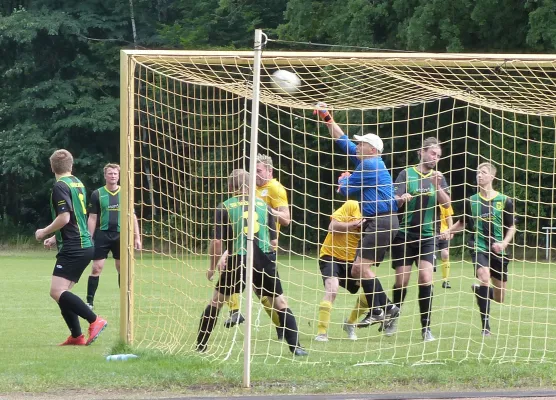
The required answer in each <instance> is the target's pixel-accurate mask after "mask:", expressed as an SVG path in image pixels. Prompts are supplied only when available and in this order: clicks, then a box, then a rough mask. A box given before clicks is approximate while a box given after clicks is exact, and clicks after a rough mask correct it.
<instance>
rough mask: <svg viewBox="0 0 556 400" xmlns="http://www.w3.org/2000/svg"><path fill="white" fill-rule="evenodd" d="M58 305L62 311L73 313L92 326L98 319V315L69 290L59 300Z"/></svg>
mask: <svg viewBox="0 0 556 400" xmlns="http://www.w3.org/2000/svg"><path fill="white" fill-rule="evenodd" d="M58 304H59V305H60V308H61V309H62V310H69V311H72V312H74V313H75V314H77V315H78V316H80V317H81V318H83V319H86V320H87V321H88V322H89V323H90V324H91V323H93V322H95V320H96V319H97V315H96V314H95V313H94V312H93V311H92V310H91V309H90V308H89V307H88V306H87V304H85V303H84V302H83V300H81V299H80V298H79V297H77V296H76V295H74V294H73V293H72V292H70V291H68V290H66V291H65V292H64V293H62V295H61V296H60V299H59V300H58Z"/></svg>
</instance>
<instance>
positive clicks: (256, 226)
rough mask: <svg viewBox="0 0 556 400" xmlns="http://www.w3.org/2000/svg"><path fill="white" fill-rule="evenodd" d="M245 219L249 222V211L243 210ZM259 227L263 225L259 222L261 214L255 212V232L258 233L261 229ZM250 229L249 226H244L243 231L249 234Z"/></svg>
mask: <svg viewBox="0 0 556 400" xmlns="http://www.w3.org/2000/svg"><path fill="white" fill-rule="evenodd" d="M243 219H244V220H245V223H246V224H247V221H248V219H249V211H244V212H243ZM259 229H261V225H260V224H259V214H255V224H254V225H253V233H257V232H258V231H259ZM248 231H249V227H248V226H245V227H243V233H244V234H246V235H247V233H248Z"/></svg>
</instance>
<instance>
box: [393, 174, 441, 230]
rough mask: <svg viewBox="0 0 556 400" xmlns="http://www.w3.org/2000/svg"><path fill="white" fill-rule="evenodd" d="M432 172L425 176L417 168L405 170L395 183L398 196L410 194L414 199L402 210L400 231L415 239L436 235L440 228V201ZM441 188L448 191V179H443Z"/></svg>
mask: <svg viewBox="0 0 556 400" xmlns="http://www.w3.org/2000/svg"><path fill="white" fill-rule="evenodd" d="M433 172H434V171H433V170H431V171H429V172H428V173H426V174H423V173H422V172H420V171H419V170H417V168H415V167H410V168H406V169H404V170H403V171H402V172H400V174H399V175H398V177H397V178H396V182H395V183H394V188H395V191H396V196H401V195H402V194H404V193H409V194H410V195H412V196H413V198H412V199H411V200H410V201H408V202H407V203H406V204H405V205H404V207H403V208H402V209H400V213H401V221H400V231H401V232H403V233H405V234H407V235H409V236H411V237H415V238H418V237H419V238H421V237H423V238H427V237H433V236H435V235H436V231H437V228H438V221H439V218H438V204H437V202H438V200H437V196H436V192H437V190H436V188H435V187H434V185H433V184H432V182H431V179H430V177H431V175H432V173H433ZM440 187H441V188H442V189H444V190H446V191H448V183H447V182H446V178H444V177H442V182H441V184H440Z"/></svg>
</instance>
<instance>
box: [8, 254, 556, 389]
mask: <svg viewBox="0 0 556 400" xmlns="http://www.w3.org/2000/svg"><path fill="white" fill-rule="evenodd" d="M53 262H54V254H53V253H52V252H51V253H48V252H27V253H23V254H20V253H18V254H15V253H7V252H4V253H1V254H0V268H1V270H2V277H3V278H2V280H1V281H0V293H1V294H0V296H1V299H2V300H1V302H0V309H1V315H2V324H1V328H0V343H1V344H2V345H1V346H0V360H1V363H0V395H1V394H7V395H10V397H11V396H12V395H16V394H18V393H20V394H21V393H43V394H44V393H51V394H52V393H57V394H58V393H59V394H61V395H62V396H63V395H67V396H68V397H70V396H71V397H75V395H76V393H90V394H96V395H99V394H103V393H105V394H106V393H109V394H110V397H126V396H131V395H134V394H135V395H136V394H137V393H150V394H152V393H155V392H162V393H164V394H165V395H168V394H173V393H182V394H188V393H189V394H192V393H195V394H200V393H207V392H206V391H207V390H208V391H209V392H208V393H210V394H219V393H220V394H222V393H224V394H226V395H229V394H233V393H240V392H242V390H241V374H242V364H241V360H242V353H241V347H242V344H241V343H242V339H243V329H242V328H240V329H233V330H225V329H224V328H223V327H222V324H221V322H222V319H221V320H220V321H219V323H218V327H217V329H216V331H215V333H214V335H213V337H212V338H211V342H210V346H211V347H210V350H209V354H208V355H207V356H205V357H203V358H202V357H200V356H198V355H196V354H195V353H194V352H192V351H191V348H192V346H193V342H194V336H195V333H196V329H197V326H198V318H199V315H200V313H201V311H202V309H203V308H204V306H205V304H206V302H207V301H208V299H209V296H210V293H211V290H212V289H211V284H210V283H208V282H207V281H206V279H205V278H204V268H205V263H204V262H203V260H197V261H192V262H190V263H188V264H184V263H182V262H178V261H176V260H169V259H162V258H160V257H155V256H150V255H149V254H147V253H144V254H143V255H142V257H141V258H140V262H139V263H138V266H137V271H136V291H137V295H138V296H137V297H136V314H135V318H136V323H137V327H136V331H135V336H136V344H137V347H136V348H133V349H130V348H126V347H125V346H123V345H121V344H119V343H118V329H119V321H118V314H119V312H118V309H119V294H118V287H117V282H116V273H115V270H114V268H113V261H112V260H108V261H107V265H106V269H105V271H104V273H103V275H102V277H101V281H100V287H99V291H98V294H97V301H96V310H97V311H98V313H99V314H100V315H102V316H103V317H105V318H106V319H107V320H108V321H109V327H108V328H107V330H106V331H105V332H104V333H103V334H102V335H101V336H100V338H99V339H98V341H97V342H95V343H94V344H93V345H92V346H89V347H79V348H67V347H58V346H56V344H58V343H59V342H62V341H63V340H64V339H65V338H66V337H67V335H68V333H67V328H66V327H65V324H64V322H63V320H62V318H61V316H60V312H59V309H58V307H57V305H56V304H55V303H54V301H52V300H51V299H50V298H49V296H48V290H49V284H50V276H51V271H52V267H53ZM281 262H282V264H283V265H281V266H280V267H279V268H280V273H281V276H282V279H283V281H284V282H285V288H284V289H285V292H286V294H287V296H288V298H289V301H290V306H291V308H292V310H293V311H294V313H295V314H296V316H297V317H298V321H299V326H300V331H301V333H302V343H303V344H304V346H305V347H306V348H307V349H308V351H309V352H310V356H309V358H308V359H306V360H303V361H302V362H298V361H291V356H290V355H289V352H288V350H287V347H286V346H285V345H284V344H282V343H279V342H277V341H276V340H274V337H275V334H274V331H273V328H272V326H271V325H270V324H269V323H268V318H267V316H266V314H265V313H264V312H262V313H260V312H259V309H260V307H259V306H258V305H257V306H254V310H255V311H254V317H255V326H254V329H253V335H254V340H253V353H254V356H253V368H252V379H253V386H254V389H253V390H252V391H251V393H253V392H264V393H300V392H308V393H310V392H313V393H321V392H361V391H415V390H453V389H472V388H492V389H494V388H505V387H523V388H525V387H527V388H552V387H553V386H554V383H555V378H554V377H553V369H554V362H555V361H556V355H555V349H556V346H555V344H556V343H555V342H556V339H555V338H556V324H554V322H553V321H554V316H555V312H554V306H553V304H554V301H553V299H552V293H553V292H554V289H555V286H554V285H555V283H554V276H552V275H551V269H550V268H549V265H546V264H535V263H523V262H515V263H514V264H513V267H512V276H511V278H510V283H509V287H510V291H509V293H508V297H507V303H506V304H504V305H498V304H495V305H493V307H492V325H493V330H494V332H495V334H494V335H493V336H492V337H491V338H488V339H484V340H483V338H482V336H481V335H480V329H479V328H480V321H479V316H478V312H477V310H476V307H475V303H474V299H473V295H472V294H471V292H470V290H469V286H470V285H471V283H473V280H472V279H471V276H472V274H471V273H470V272H471V270H470V268H471V267H470V265H469V264H468V263H461V262H458V263H453V265H452V278H451V282H452V286H453V289H451V290H443V289H441V288H440V285H439V284H437V285H436V289H435V299H434V305H433V307H434V312H433V317H432V321H433V324H432V329H433V332H434V334H435V336H436V337H437V339H438V340H436V341H435V342H431V343H427V344H424V343H423V342H422V340H421V338H420V329H419V321H418V319H417V317H416V315H417V314H416V311H417V310H418V306H417V302H416V294H417V291H416V288H415V287H412V288H410V291H409V293H408V296H407V300H406V304H405V305H404V309H403V316H402V318H401V321H400V330H399V332H398V334H397V335H396V336H394V337H392V338H386V337H384V336H382V335H380V334H379V333H378V332H377V330H376V328H375V327H372V328H371V329H366V330H364V329H361V330H359V331H358V335H359V340H358V341H356V342H351V341H348V340H347V339H345V336H344V332H343V331H342V329H341V322H342V321H343V319H344V318H345V317H346V316H347V313H348V312H349V309H350V308H351V306H352V304H353V303H354V301H355V297H353V296H351V295H349V296H348V295H346V294H344V293H345V292H343V291H342V294H340V295H339V296H338V299H337V301H336V303H335V309H334V310H333V314H332V325H331V328H330V336H331V341H330V342H328V343H319V342H314V341H312V338H313V337H314V335H315V334H316V322H315V321H316V317H317V313H318V302H319V301H320V298H321V297H322V281H321V280H320V277H319V276H318V275H317V271H318V269H317V266H316V264H315V262H314V260H312V259H303V258H288V257H282V258H281ZM378 273H379V276H383V277H384V279H383V280H384V286H385V288H388V289H387V292H388V293H389V292H390V290H389V288H390V287H391V283H392V276H391V270H390V268H389V266H388V263H385V264H384V265H383V266H382V267H380V269H379V270H378ZM86 275H87V274H84V276H83V278H82V281H81V282H80V283H78V284H77V285H76V288H75V289H74V292H75V293H76V294H78V295H81V296H83V297H84V295H85V291H86ZM439 277H440V272H437V278H439ZM412 279H413V281H415V277H413V278H412ZM83 328H84V330H85V329H86V326H85V324H83ZM130 351H133V352H135V353H136V354H138V355H139V356H140V358H139V359H137V360H133V361H128V362H107V361H105V356H106V355H107V354H113V353H119V352H130ZM170 354H174V355H170ZM225 357H228V361H222V360H223V359H224V358H225ZM358 363H360V364H365V363H370V365H360V366H356V364H358ZM375 363H378V364H375Z"/></svg>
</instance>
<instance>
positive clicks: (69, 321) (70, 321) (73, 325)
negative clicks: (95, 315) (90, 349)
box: [58, 303, 82, 338]
mask: <svg viewBox="0 0 556 400" xmlns="http://www.w3.org/2000/svg"><path fill="white" fill-rule="evenodd" d="M58 307H60V311H61V312H62V317H63V318H64V321H66V325H67V326H68V328H69V330H70V332H71V337H73V338H76V337H79V336H81V335H82V332H81V325H80V324H79V317H78V316H77V314H76V313H74V312H73V311H70V310H67V309H65V308H63V305H61V304H59V303H58Z"/></svg>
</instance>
